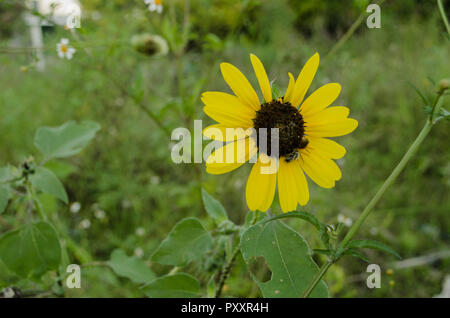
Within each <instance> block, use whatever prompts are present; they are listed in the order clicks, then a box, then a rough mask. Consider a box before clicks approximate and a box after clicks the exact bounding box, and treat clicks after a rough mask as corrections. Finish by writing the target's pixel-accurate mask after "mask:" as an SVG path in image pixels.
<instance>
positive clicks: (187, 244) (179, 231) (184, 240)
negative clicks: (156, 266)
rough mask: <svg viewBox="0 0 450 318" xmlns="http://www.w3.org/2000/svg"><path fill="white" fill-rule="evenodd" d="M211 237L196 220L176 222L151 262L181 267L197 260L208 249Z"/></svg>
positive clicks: (188, 219) (187, 219)
mask: <svg viewBox="0 0 450 318" xmlns="http://www.w3.org/2000/svg"><path fill="white" fill-rule="evenodd" d="M211 243H212V240H211V236H210V235H209V233H208V232H206V231H205V229H204V227H203V225H202V224H201V223H200V221H199V220H198V219H196V218H186V219H183V220H181V221H180V222H178V223H177V224H176V225H175V226H174V228H173V229H172V231H171V232H170V233H169V235H168V236H167V238H166V239H165V240H164V241H162V242H161V245H159V247H158V248H157V249H156V251H155V252H154V253H153V255H152V261H154V262H157V263H160V264H166V265H174V266H181V265H186V264H187V263H189V262H191V261H193V260H196V259H199V258H200V257H202V256H203V255H204V253H205V252H206V251H207V250H208V249H209V248H210V246H211Z"/></svg>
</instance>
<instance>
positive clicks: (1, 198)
mask: <svg viewBox="0 0 450 318" xmlns="http://www.w3.org/2000/svg"><path fill="white" fill-rule="evenodd" d="M10 197H11V192H10V191H9V187H8V185H6V184H0V214H1V213H3V212H4V211H5V209H6V207H7V206H8V201H9V199H10Z"/></svg>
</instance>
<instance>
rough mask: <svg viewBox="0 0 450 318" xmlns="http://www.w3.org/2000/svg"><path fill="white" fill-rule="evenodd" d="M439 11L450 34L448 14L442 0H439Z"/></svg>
mask: <svg viewBox="0 0 450 318" xmlns="http://www.w3.org/2000/svg"><path fill="white" fill-rule="evenodd" d="M437 3H438V7H439V11H440V12H441V16H442V20H443V21H444V24H445V28H446V29H447V33H448V35H449V36H450V25H449V23H448V20H447V15H446V14H445V10H444V5H443V4H442V0H437Z"/></svg>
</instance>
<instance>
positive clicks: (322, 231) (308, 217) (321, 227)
mask: <svg viewBox="0 0 450 318" xmlns="http://www.w3.org/2000/svg"><path fill="white" fill-rule="evenodd" d="M285 218H298V219H302V220H304V221H306V222H309V223H310V224H311V225H313V226H314V227H315V228H316V229H317V230H318V232H319V237H320V239H321V240H322V242H323V243H324V244H325V246H327V245H328V243H329V241H330V237H329V236H328V230H327V226H326V225H325V224H323V223H322V222H320V221H319V220H318V219H317V218H316V217H315V216H314V215H312V214H311V213H309V212H305V211H294V212H289V213H283V214H280V215H277V216H274V217H273V218H270V219H268V220H266V221H264V222H271V221H274V220H279V219H285Z"/></svg>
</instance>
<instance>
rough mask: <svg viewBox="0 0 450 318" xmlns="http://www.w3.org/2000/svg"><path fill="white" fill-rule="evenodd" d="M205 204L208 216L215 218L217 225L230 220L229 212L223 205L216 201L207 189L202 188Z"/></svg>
mask: <svg viewBox="0 0 450 318" xmlns="http://www.w3.org/2000/svg"><path fill="white" fill-rule="evenodd" d="M202 198H203V204H204V205H205V210H206V212H208V215H209V216H210V217H211V218H213V220H214V221H215V222H216V224H217V225H219V224H221V223H223V222H225V221H227V220H228V215H227V211H226V210H225V208H224V207H223V205H222V204H221V203H220V202H219V201H217V200H216V199H214V198H213V197H212V196H211V195H210V194H209V193H208V192H206V190H205V189H203V188H202Z"/></svg>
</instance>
